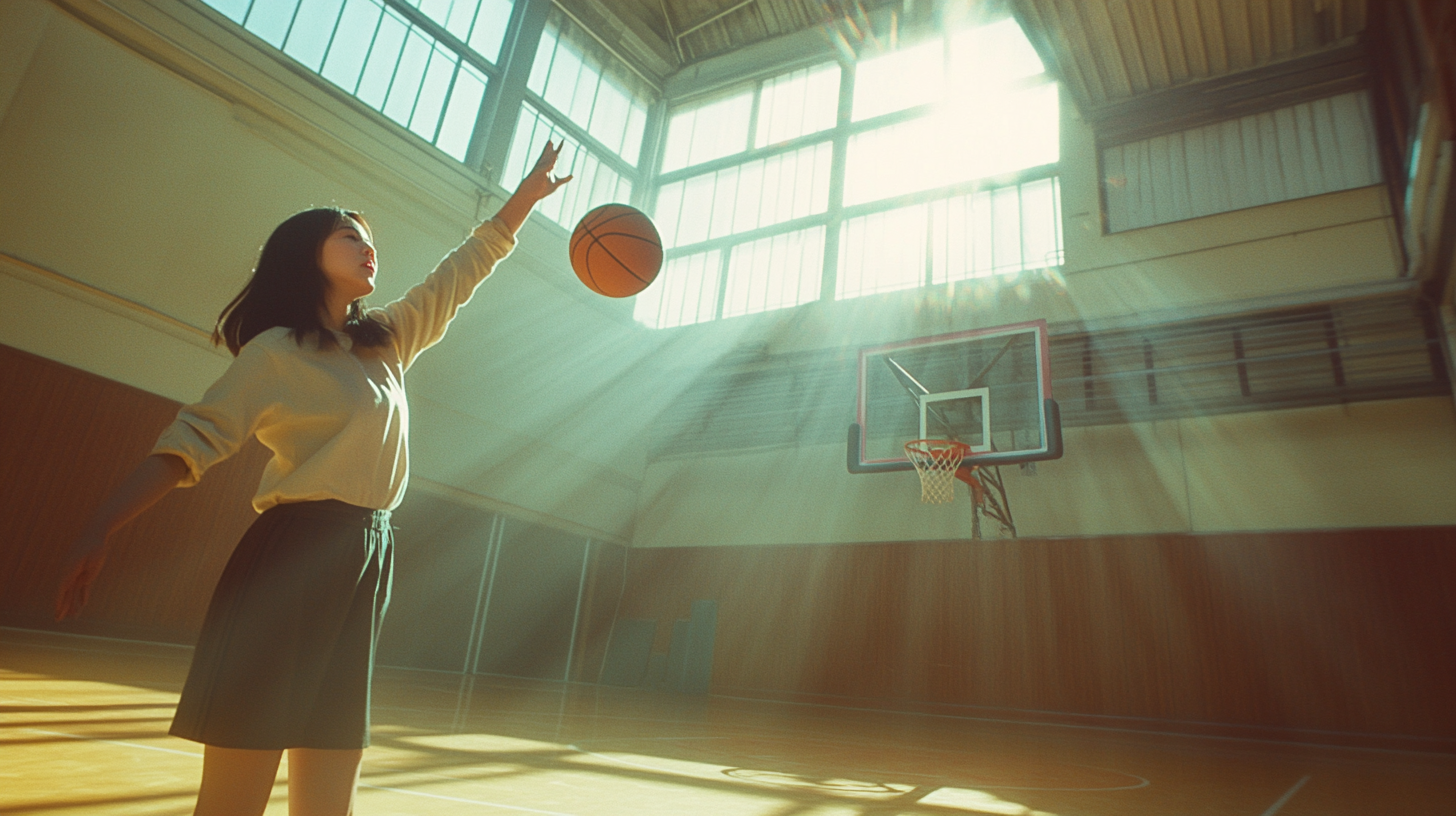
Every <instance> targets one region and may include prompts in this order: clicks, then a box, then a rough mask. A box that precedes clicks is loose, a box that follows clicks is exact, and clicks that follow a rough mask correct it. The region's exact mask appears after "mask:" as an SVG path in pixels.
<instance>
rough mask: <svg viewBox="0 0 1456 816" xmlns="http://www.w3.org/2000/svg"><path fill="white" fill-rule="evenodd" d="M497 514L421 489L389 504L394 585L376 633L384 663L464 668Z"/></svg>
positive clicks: (454, 668) (449, 669)
mask: <svg viewBox="0 0 1456 816" xmlns="http://www.w3.org/2000/svg"><path fill="white" fill-rule="evenodd" d="M494 519H495V516H494V515H493V514H491V513H489V512H486V511H484V510H480V509H478V508H474V507H469V506H467V505H463V504H460V503H458V502H452V501H450V500H448V499H444V498H441V497H439V496H434V495H431V494H430V493H427V492H425V491H421V490H415V491H411V492H409V493H407V494H406V496H405V500H404V502H403V503H402V504H401V505H400V507H399V509H398V510H396V511H395V513H394V514H393V517H392V519H391V520H392V522H393V523H394V525H395V554H394V587H393V590H392V592H391V595H390V602H389V611H388V613H387V614H386V615H385V618H384V626H383V629H382V630H381V632H380V637H379V653H378V660H379V662H380V663H381V664H383V665H390V666H408V667H411V668H419V669H434V670H438V671H453V672H464V671H467V670H468V666H467V662H466V661H467V657H468V655H467V652H468V651H469V646H470V636H471V626H472V624H473V623H474V620H475V614H476V611H475V610H476V604H477V603H478V602H479V601H480V600H481V599H482V595H483V581H484V579H485V578H486V575H485V571H486V567H487V564H486V560H487V557H488V555H489V543H490V535H491V525H492V523H493V521H494Z"/></svg>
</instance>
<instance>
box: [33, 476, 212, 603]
mask: <svg viewBox="0 0 1456 816" xmlns="http://www.w3.org/2000/svg"><path fill="white" fill-rule="evenodd" d="M186 475H187V463H186V462H184V461H182V458H181V457H179V456H176V455H175V454H170V453H155V454H152V455H151V456H148V457H147V458H145V459H143V460H142V461H141V464H139V465H137V466H136V468H135V469H134V470H132V472H131V473H129V474H127V477H126V478H125V479H123V480H122V482H121V484H120V485H117V487H116V489H115V490H113V491H112V493H111V495H110V496H107V497H106V500H105V501H103V502H102V503H101V506H100V507H99V508H97V509H96V512H95V513H93V514H92V515H91V520H90V521H88V522H87V523H86V529H85V531H84V532H82V533H81V535H80V536H79V537H78V538H77V539H76V541H75V543H74V544H72V545H71V554H70V558H69V559H68V561H67V566H66V577H65V578H64V579H63V580H62V581H61V588H60V590H59V591H57V592H56V620H58V621H59V620H65V619H66V618H74V617H76V616H77V615H79V614H81V607H83V606H85V605H86V599H87V598H89V597H91V584H92V583H94V582H95V581H96V576H97V575H99V574H100V573H101V565H102V564H105V563H106V551H107V542H108V541H109V540H110V539H111V536H112V534H113V533H115V532H116V531H117V530H118V529H119V528H120V527H121V526H122V525H123V524H126V523H127V522H128V521H131V520H132V519H134V518H136V517H137V516H138V515H139V514H140V513H141V512H142V511H143V510H146V509H147V508H148V507H151V506H152V505H154V504H156V503H157V501H158V500H160V499H161V498H162V497H163V496H165V495H167V493H168V491H170V490H171V489H172V488H174V487H176V486H177V485H178V484H179V483H180V482H181V481H182V477H184V476H186Z"/></svg>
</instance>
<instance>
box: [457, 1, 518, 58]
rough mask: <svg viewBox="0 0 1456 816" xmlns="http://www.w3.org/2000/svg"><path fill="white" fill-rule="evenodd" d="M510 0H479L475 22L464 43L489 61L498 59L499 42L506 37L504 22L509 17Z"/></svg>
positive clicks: (506, 21) (505, 22) (508, 20)
mask: <svg viewBox="0 0 1456 816" xmlns="http://www.w3.org/2000/svg"><path fill="white" fill-rule="evenodd" d="M511 7H512V3H511V0H481V3H480V9H479V10H478V11H477V12H476V13H475V23H474V26H473V27H472V28H471V30H470V39H468V40H467V41H466V43H465V44H466V45H468V46H470V47H471V48H472V49H474V50H475V53H477V54H479V55H481V56H482V57H485V58H486V59H488V60H490V61H491V62H495V61H497V60H498V59H500V49H501V43H502V42H504V41H505V38H506V24H507V23H508V22H510V19H511Z"/></svg>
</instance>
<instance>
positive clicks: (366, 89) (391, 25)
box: [355, 12, 408, 110]
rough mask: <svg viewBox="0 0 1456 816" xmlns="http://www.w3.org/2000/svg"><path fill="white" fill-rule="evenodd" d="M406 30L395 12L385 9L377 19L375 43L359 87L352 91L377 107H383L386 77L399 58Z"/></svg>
mask: <svg viewBox="0 0 1456 816" xmlns="http://www.w3.org/2000/svg"><path fill="white" fill-rule="evenodd" d="M407 30H408V29H407V26H406V25H405V23H404V22H402V21H401V20H400V19H399V18H398V17H397V16H395V14H394V12H388V13H386V14H385V15H384V19H382V20H381V21H380V22H379V33H378V34H377V35H375V37H374V47H373V48H370V49H369V58H368V60H367V61H365V63H364V74H363V76H362V77H361V78H360V79H359V90H358V91H356V92H355V95H356V96H358V97H359V98H360V99H361V100H363V101H364V102H365V103H366V104H368V105H369V106H370V107H372V108H375V109H376V110H377V109H379V108H381V107H383V105H384V97H385V95H386V94H388V93H389V80H390V79H391V78H393V77H394V66H395V65H396V64H397V63H398V62H399V51H400V47H401V46H403V45H404V35H405V32H406V31H407Z"/></svg>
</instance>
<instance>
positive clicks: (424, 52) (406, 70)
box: [384, 31, 433, 123]
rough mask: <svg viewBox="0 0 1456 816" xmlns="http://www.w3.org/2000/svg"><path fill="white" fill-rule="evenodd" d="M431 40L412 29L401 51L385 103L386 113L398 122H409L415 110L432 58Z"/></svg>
mask: <svg viewBox="0 0 1456 816" xmlns="http://www.w3.org/2000/svg"><path fill="white" fill-rule="evenodd" d="M432 50H433V49H431V48H430V41H429V40H426V39H425V38H424V37H423V36H421V35H420V34H419V33H418V32H415V31H411V32H410V34H409V36H408V37H406V38H405V43H404V50H403V51H402V52H401V53H400V57H399V67H398V68H397V69H395V73H394V81H393V82H392V83H391V84H390V86H389V98H388V100H387V101H385V103H384V115H385V116H388V117H389V118H390V119H393V120H394V121H396V122H401V123H404V122H408V121H409V116H410V113H411V112H412V111H413V110H414V107H415V99H416V98H417V97H418V96H419V93H420V82H421V81H422V80H423V79H424V77H425V66H426V65H427V64H428V62H429V59H430V52H431V51H432Z"/></svg>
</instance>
